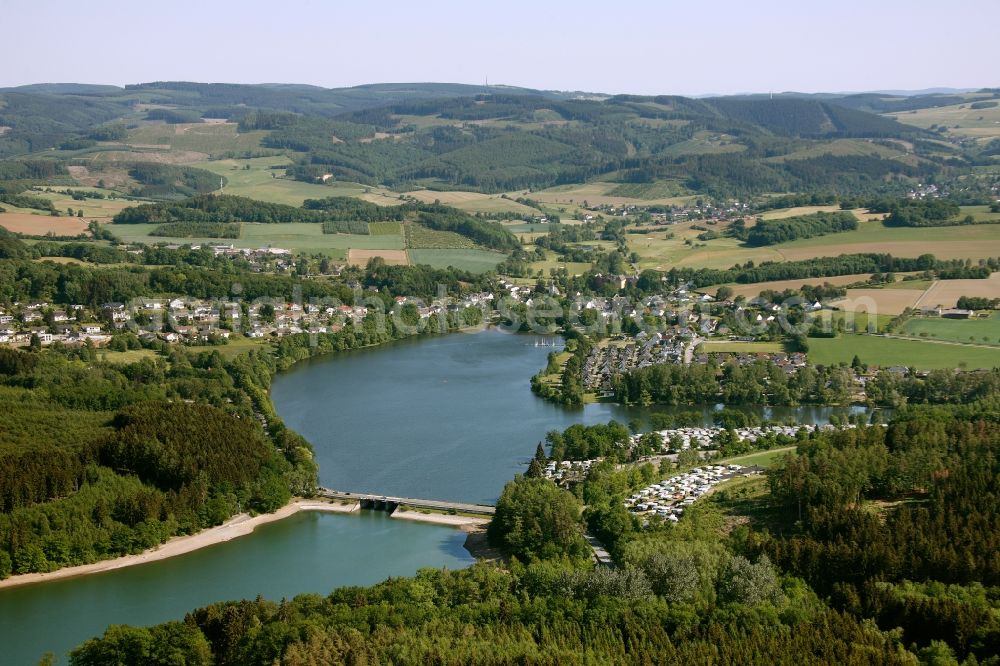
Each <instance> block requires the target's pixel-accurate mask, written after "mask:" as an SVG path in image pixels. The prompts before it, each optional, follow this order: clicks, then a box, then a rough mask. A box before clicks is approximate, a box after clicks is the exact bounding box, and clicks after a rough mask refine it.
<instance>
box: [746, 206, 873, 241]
mask: <svg viewBox="0 0 1000 666" xmlns="http://www.w3.org/2000/svg"><path fill="white" fill-rule="evenodd" d="M734 226H737V225H734ZM857 228H858V218H857V217H855V216H854V213H852V212H850V211H842V212H837V213H813V214H812V215H797V216H794V217H786V218H780V219H774V220H769V219H761V220H758V221H757V223H756V224H754V225H753V227H751V228H750V229H748V230H742V229H739V227H737V228H736V229H734V230H733V235H735V236H736V237H737V238H740V239H741V240H743V241H745V242H746V244H747V245H749V246H751V247H761V246H764V245H777V244H778V243H786V242H788V241H793V240H797V239H799V238H812V237H814V236H824V235H826V234H835V233H838V232H841V231H854V230H855V229H857Z"/></svg>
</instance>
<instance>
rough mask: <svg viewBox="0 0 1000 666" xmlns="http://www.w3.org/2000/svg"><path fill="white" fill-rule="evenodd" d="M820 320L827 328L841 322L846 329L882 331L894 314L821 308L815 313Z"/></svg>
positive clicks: (831, 327)
mask: <svg viewBox="0 0 1000 666" xmlns="http://www.w3.org/2000/svg"><path fill="white" fill-rule="evenodd" d="M815 318H817V319H819V320H820V322H825V323H824V324H823V325H824V326H825V327H828V328H829V330H834V328H835V327H837V326H839V325H840V324H841V323H843V325H844V327H845V328H846V330H847V331H857V332H859V333H865V332H867V333H882V332H883V331H884V330H885V327H886V326H887V325H888V324H889V322H890V321H892V320H893V319H894V315H889V314H872V315H869V314H868V313H867V312H863V311H862V312H841V311H837V310H823V311H822V312H818V313H816V315H815Z"/></svg>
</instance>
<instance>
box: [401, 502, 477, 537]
mask: <svg viewBox="0 0 1000 666" xmlns="http://www.w3.org/2000/svg"><path fill="white" fill-rule="evenodd" d="M392 517H393V518H399V519H400V520H413V521H416V522H420V523H432V524H434V525H448V526H449V527H460V528H462V529H463V530H465V531H469V530H470V529H476V528H480V527H482V526H484V525H488V524H489V522H490V519H489V518H485V517H484V518H477V517H473V516H453V515H451V514H447V513H431V512H428V513H422V512H420V511H414V510H412V509H404V508H403V507H399V508H398V509H396V510H395V511H393V512H392Z"/></svg>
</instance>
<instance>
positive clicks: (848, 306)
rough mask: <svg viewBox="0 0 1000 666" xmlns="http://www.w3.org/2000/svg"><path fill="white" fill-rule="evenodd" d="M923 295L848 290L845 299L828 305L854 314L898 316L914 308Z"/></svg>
mask: <svg viewBox="0 0 1000 666" xmlns="http://www.w3.org/2000/svg"><path fill="white" fill-rule="evenodd" d="M923 295H924V291H923V290H921V289H848V290H847V296H846V297H845V298H843V299H840V300H836V301H831V303H830V305H831V306H833V307H835V308H839V309H841V310H847V311H851V312H855V313H857V312H862V311H864V312H869V313H872V314H880V315H898V314H902V312H903V310H905V309H906V308H913V307H916V306H917V304H918V303H919V302H920V299H921V298H922V297H923Z"/></svg>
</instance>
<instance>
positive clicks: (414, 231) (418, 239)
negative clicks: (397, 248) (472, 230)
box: [403, 223, 476, 250]
mask: <svg viewBox="0 0 1000 666" xmlns="http://www.w3.org/2000/svg"><path fill="white" fill-rule="evenodd" d="M403 229H404V232H405V234H406V247H408V248H410V249H411V250H471V249H473V248H475V247H476V244H475V243H474V242H472V240H470V239H469V238H466V237H465V236H462V235H461V234H457V233H455V232H454V231H438V230H437V229H428V228H427V227H425V226H423V225H422V224H414V223H410V224H405V225H403Z"/></svg>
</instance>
